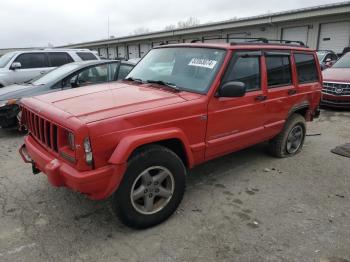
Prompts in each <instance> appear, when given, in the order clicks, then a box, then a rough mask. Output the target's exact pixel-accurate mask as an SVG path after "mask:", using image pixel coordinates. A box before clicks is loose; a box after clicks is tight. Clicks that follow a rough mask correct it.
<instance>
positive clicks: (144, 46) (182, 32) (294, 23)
mask: <svg viewBox="0 0 350 262" xmlns="http://www.w3.org/2000/svg"><path fill="white" fill-rule="evenodd" d="M233 37H236V38H237V37H238V38H255V37H264V38H268V39H278V40H281V39H284V40H298V41H302V42H304V43H305V44H306V45H307V46H309V47H311V48H313V49H330V50H334V51H335V52H337V53H342V51H343V49H344V48H345V47H348V46H350V1H346V2H341V3H336V4H329V5H323V6H316V7H311V8H304V9H297V10H291V11H287V12H279V13H271V14H265V15H260V16H254V17H247V18H241V19H235V20H227V21H221V22H215V23H210V24H203V25H199V26H195V27H191V28H185V29H175V30H168V31H158V32H153V33H147V34H142V35H134V36H125V37H119V38H113V39H105V40H99V41H92V42H85V43H79V44H72V45H67V46H64V47H65V48H67V47H69V48H89V49H93V50H96V51H98V52H99V54H100V55H101V56H103V57H106V58H117V57H119V58H125V59H131V58H137V57H142V56H143V55H144V54H146V53H147V52H148V50H149V49H151V48H152V47H153V46H157V45H159V44H161V43H183V42H190V41H192V40H194V39H199V40H200V41H203V42H209V41H222V42H230V41H237V40H233V39H230V38H233ZM210 38H222V39H221V40H210Z"/></svg>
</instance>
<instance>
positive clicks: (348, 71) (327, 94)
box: [322, 53, 350, 108]
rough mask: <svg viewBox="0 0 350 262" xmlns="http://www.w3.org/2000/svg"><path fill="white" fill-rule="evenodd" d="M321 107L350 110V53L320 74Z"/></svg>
mask: <svg viewBox="0 0 350 262" xmlns="http://www.w3.org/2000/svg"><path fill="white" fill-rule="evenodd" d="M322 74H323V89H322V93H323V94H322V105H326V106H330V107H342V108H350V53H346V54H345V55H343V56H342V57H341V58H340V59H339V60H338V62H336V63H335V64H334V65H333V66H332V67H331V68H328V69H326V70H324V71H323V72H322Z"/></svg>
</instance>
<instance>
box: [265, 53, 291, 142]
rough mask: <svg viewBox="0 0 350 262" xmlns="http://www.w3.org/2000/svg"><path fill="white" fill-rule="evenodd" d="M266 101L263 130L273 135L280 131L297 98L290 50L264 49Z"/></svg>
mask: <svg viewBox="0 0 350 262" xmlns="http://www.w3.org/2000/svg"><path fill="white" fill-rule="evenodd" d="M264 60H265V75H266V81H267V101H266V102H267V103H266V114H267V115H266V122H265V132H266V134H268V135H269V136H274V135H276V134H277V133H279V132H280V130H281V129H282V128H283V126H284V122H285V120H286V117H287V115H288V112H289V110H290V109H291V107H292V106H293V105H294V104H295V101H296V100H297V89H296V86H295V82H296V79H294V78H293V75H295V74H293V69H292V68H293V66H292V63H293V61H292V58H291V53H290V51H278V50H275V51H265V52H264Z"/></svg>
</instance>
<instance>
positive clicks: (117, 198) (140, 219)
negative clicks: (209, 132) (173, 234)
mask: <svg viewBox="0 0 350 262" xmlns="http://www.w3.org/2000/svg"><path fill="white" fill-rule="evenodd" d="M185 184H186V168H185V166H184V164H183V162H182V160H181V159H180V158H179V156H178V155H176V154H175V153H174V152H173V151H171V150H169V149H168V148H166V147H163V146H159V145H151V146H147V147H144V148H142V149H141V150H138V151H137V152H136V153H134V154H133V156H132V157H131V159H130V160H129V162H128V167H127V170H126V172H125V174H124V178H123V181H122V182H121V185H120V187H119V188H118V190H117V191H116V192H115V193H114V196H113V198H112V206H113V209H114V210H115V212H116V214H117V216H118V217H119V219H120V220H121V221H122V223H124V224H125V225H127V226H130V227H134V228H148V227H152V226H155V225H157V224H159V223H161V222H163V221H165V220H166V219H167V218H168V217H169V216H171V215H172V214H173V213H174V212H175V210H176V208H177V207H178V205H179V204H180V202H181V200H182V198H183V195H184V191H185Z"/></svg>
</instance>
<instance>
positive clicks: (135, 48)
mask: <svg viewBox="0 0 350 262" xmlns="http://www.w3.org/2000/svg"><path fill="white" fill-rule="evenodd" d="M128 52H129V57H128V59H132V58H139V57H140V54H139V45H128Z"/></svg>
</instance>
